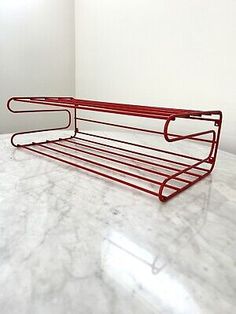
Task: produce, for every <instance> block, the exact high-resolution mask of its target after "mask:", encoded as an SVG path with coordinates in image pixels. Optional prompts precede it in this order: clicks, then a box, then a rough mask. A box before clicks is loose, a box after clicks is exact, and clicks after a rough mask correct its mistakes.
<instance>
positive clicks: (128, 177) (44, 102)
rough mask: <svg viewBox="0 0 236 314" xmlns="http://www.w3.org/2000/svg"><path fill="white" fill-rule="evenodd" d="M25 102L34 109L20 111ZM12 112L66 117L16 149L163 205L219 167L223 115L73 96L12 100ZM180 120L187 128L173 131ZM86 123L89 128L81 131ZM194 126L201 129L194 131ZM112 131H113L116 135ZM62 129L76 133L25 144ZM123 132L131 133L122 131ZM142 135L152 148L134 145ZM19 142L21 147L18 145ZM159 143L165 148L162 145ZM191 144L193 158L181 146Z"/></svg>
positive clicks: (18, 135)
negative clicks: (201, 149)
mask: <svg viewBox="0 0 236 314" xmlns="http://www.w3.org/2000/svg"><path fill="white" fill-rule="evenodd" d="M13 103H14V105H13ZM22 103H24V104H25V105H24V107H25V106H26V105H27V106H28V105H29V106H30V107H31V108H32V109H28V108H27V109H19V105H20V104H22ZM7 108H8V109H9V110H10V111H11V112H12V113H20V114H28V113H43V114H44V113H53V114H54V113H58V112H60V113H63V114H65V115H66V116H67V121H66V124H65V125H64V126H62V127H54V128H47V129H37V130H30V131H23V132H18V133H15V134H14V135H13V136H12V138H11V143H12V145H13V146H16V147H18V148H20V149H24V150H26V151H30V152H33V153H37V154H39V155H41V156H44V157H47V158H50V159H52V160H55V161H57V162H62V163H65V164H67V165H71V166H72V167H76V168H78V169H81V170H84V171H88V172H90V173H93V174H94V175H99V176H102V177H104V178H106V179H110V180H113V181H116V182H119V183H122V184H125V185H126V186H129V187H131V188H135V189H138V190H141V191H142V192H145V193H148V194H150V195H153V196H155V197H158V198H159V199H160V201H162V202H164V201H167V200H169V199H171V198H172V197H174V196H176V195H177V194H179V193H181V192H182V191H184V190H186V189H187V188H189V187H191V186H192V185H194V184H195V183H197V182H199V181H200V180H202V179H203V178H205V177H206V176H208V175H209V174H210V173H211V171H212V170H213V168H214V165H215V162H216V156H217V150H218V146H219V139H220V130H221V124H222V112H221V111H213V110H211V111H202V110H188V109H175V108H164V107H153V106H143V105H130V104H119V103H109V102H101V101H94V100H83V99H75V98H72V97H12V98H10V99H9V100H8V102H7ZM46 108H49V109H46ZM83 113H87V115H86V116H84V115H83ZM125 116H126V118H124V117H125ZM94 117H95V118H94ZM132 119H133V120H134V121H133V120H132ZM131 120H132V122H131ZM124 121H125V122H124ZM177 121H181V123H182V129H181V131H182V132H180V131H178V132H177V131H171V130H172V129H173V127H175V125H176V124H177ZM136 122H137V123H136ZM159 122H160V123H159ZM187 122H188V125H187ZM189 122H190V126H189ZM83 124H86V126H87V128H85V129H84V128H82V127H81V126H82V125H83ZM193 125H196V126H198V127H199V126H200V127H201V128H200V129H198V130H197V131H195V132H189V131H188V130H189V129H190V130H192V127H193ZM150 126H152V127H150ZM157 126H160V130H159V129H157ZM98 128H100V131H98ZM108 129H109V130H112V135H111V132H107V130H108ZM60 130H73V134H72V135H71V136H69V137H64V138H63V137H59V138H56V139H53V140H48V139H47V140H43V141H33V142H32V141H30V142H23V143H22V138H23V139H25V138H26V136H27V135H33V134H39V133H42V132H48V131H60ZM101 130H102V132H101ZM124 130H125V131H129V132H130V133H129V134H127V132H122V131H124ZM183 131H184V134H182V133H183ZM139 133H143V134H145V136H150V139H149V141H148V143H150V144H149V145H146V143H144V144H143V143H142V141H138V140H135V141H134V138H136V134H139ZM130 134H131V135H130ZM121 135H122V136H121ZM132 135H135V136H134V137H132ZM19 137H20V138H21V142H20V143H19V142H17V138H18V139H19ZM137 138H138V137H137ZM157 139H158V140H157ZM160 139H162V140H163V142H164V144H165V145H164V146H163V145H162V146H161V145H160V146H159V142H160ZM186 141H188V142H191V145H190V147H191V149H189V151H191V152H192V153H191V154H190V153H189V152H188V153H185V152H184V150H183V149H182V148H181V145H179V143H180V144H181V143H186ZM193 143H197V144H202V146H203V147H204V152H205V151H207V154H205V155H204V156H201V157H199V156H198V155H197V151H198V146H196V147H194V146H193V147H192V144H193ZM176 148H177V150H176Z"/></svg>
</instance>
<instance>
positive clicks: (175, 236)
mask: <svg viewBox="0 0 236 314" xmlns="http://www.w3.org/2000/svg"><path fill="white" fill-rule="evenodd" d="M186 150H187V148H186ZM235 311H236V156H234V155H231V154H229V153H225V152H222V151H220V152H219V156H218V161H217V165H216V168H215V170H214V172H213V173H212V175H211V176H210V177H208V178H206V179H205V180H204V181H202V182H200V183H199V184H197V185H195V186H194V187H192V188H191V189H189V190H187V191H185V192H184V193H182V194H180V195H179V196H178V197H176V198H174V199H173V200H170V201H169V202H167V203H160V202H159V200H157V199H155V198H154V197H150V196H149V195H146V194H144V193H141V192H139V191H136V190H132V189H129V188H127V187H125V186H122V185H119V184H117V183H113V182H110V181H106V180H103V179H102V178H98V177H94V176H93V175H90V174H88V173H84V172H81V171H78V170H76V169H73V168H71V167H69V166H65V165H62V164H58V163H56V162H53V161H50V160H47V159H44V158H42V157H40V156H38V155H34V154H32V153H29V152H25V151H21V150H17V149H15V148H13V147H12V146H11V145H10V143H9V136H8V135H4V136H1V137H0V313H1V314H90V313H94V314H123V313H124V314H131V313H132V314H143V313H145V314H149V313H153V314H154V313H155V314H158V313H161V314H170V313H174V314H175V313H176V314H177V313H178V314H183V313H184V314H193V313H194V314H195V313H206V314H218V313H219V314H227V313H230V314H233V313H235Z"/></svg>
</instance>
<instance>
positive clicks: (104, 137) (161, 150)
mask: <svg viewBox="0 0 236 314" xmlns="http://www.w3.org/2000/svg"><path fill="white" fill-rule="evenodd" d="M78 133H80V134H83V135H88V136H93V137H98V138H101V139H104V140H109V141H113V142H117V143H121V144H128V145H132V146H136V147H139V148H145V149H150V150H153V151H156V152H160V153H166V154H170V155H173V156H177V157H182V158H187V159H191V160H198V161H200V160H201V159H200V158H196V157H192V156H189V155H183V154H179V153H175V152H171V151H167V150H163V149H159V148H154V147H150V146H146V145H141V144H137V143H131V142H128V141H123V140H118V139H114V138H110V137H106V136H102V135H95V134H90V133H86V132H81V131H80V132H78Z"/></svg>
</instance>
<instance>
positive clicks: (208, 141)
mask: <svg viewBox="0 0 236 314" xmlns="http://www.w3.org/2000/svg"><path fill="white" fill-rule="evenodd" d="M76 120H80V121H84V122H90V123H96V124H103V125H109V126H113V127H118V128H123V129H129V130H135V131H141V132H146V133H152V134H159V135H163V134H164V132H160V131H154V130H149V129H142V128H136V127H132V126H128V125H122V124H115V123H109V122H104V121H98V120H92V119H85V118H76ZM168 135H169V136H174V137H177V138H178V137H179V138H181V137H182V135H179V134H173V133H168ZM189 140H191V141H199V142H205V143H212V141H211V140H206V139H203V138H189Z"/></svg>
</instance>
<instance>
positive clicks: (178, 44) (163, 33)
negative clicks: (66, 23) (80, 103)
mask: <svg viewBox="0 0 236 314" xmlns="http://www.w3.org/2000/svg"><path fill="white" fill-rule="evenodd" d="M235 17H236V1H234V0H225V1H223V0H191V1H189V0H179V1H176V0H112V1H111V0H76V60H77V62H76V63H77V65H76V94H77V96H78V97H80V98H89V99H98V100H111V101H117V102H126V103H127V102H128V103H143V104H151V105H160V104H161V105H164V106H174V107H184V108H197V109H198V108H200V109H221V110H223V113H224V125H223V136H222V142H221V147H222V148H223V149H225V150H227V151H231V152H234V153H236V140H235V135H236V18H235Z"/></svg>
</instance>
